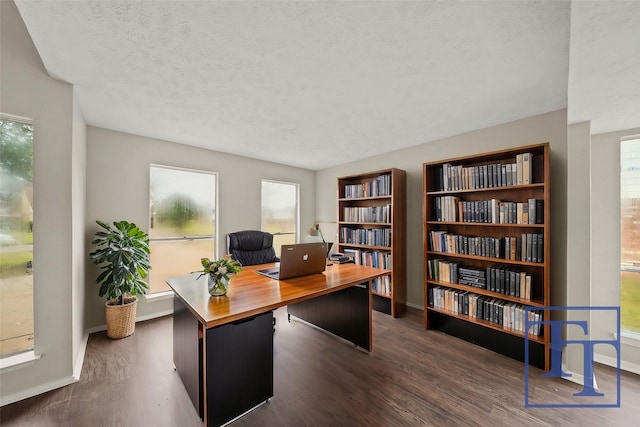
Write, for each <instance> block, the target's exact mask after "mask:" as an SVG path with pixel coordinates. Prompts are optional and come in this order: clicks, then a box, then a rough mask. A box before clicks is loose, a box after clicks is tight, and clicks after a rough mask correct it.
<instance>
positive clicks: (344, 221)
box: [338, 168, 407, 317]
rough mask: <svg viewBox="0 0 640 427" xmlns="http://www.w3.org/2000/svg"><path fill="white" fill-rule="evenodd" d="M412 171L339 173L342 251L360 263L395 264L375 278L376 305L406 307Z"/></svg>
mask: <svg viewBox="0 0 640 427" xmlns="http://www.w3.org/2000/svg"><path fill="white" fill-rule="evenodd" d="M405 247H406V172H405V171H404V170H401V169H395V168H391V169H384V170H379V171H375V172H369V173H364V174H359V175H352V176H345V177H341V178H338V252H341V253H344V254H345V255H347V256H351V257H353V258H354V262H356V263H357V264H365V265H372V266H375V267H381V268H386V269H389V270H390V271H389V275H387V276H383V277H382V278H380V279H379V280H376V281H374V283H373V286H372V294H373V308H374V309H375V310H377V311H381V312H384V313H387V314H390V315H391V316H393V317H398V316H400V315H401V314H402V313H404V312H405V309H406V299H407V291H406V280H407V273H406V270H407V268H406V256H405Z"/></svg>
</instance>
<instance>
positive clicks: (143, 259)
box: [89, 221, 151, 304]
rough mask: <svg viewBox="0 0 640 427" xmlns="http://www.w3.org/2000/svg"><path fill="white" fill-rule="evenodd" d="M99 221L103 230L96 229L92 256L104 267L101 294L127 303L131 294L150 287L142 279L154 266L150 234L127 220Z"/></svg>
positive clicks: (115, 300)
mask: <svg viewBox="0 0 640 427" xmlns="http://www.w3.org/2000/svg"><path fill="white" fill-rule="evenodd" d="M96 223H97V224H98V225H99V226H100V227H102V228H103V229H104V231H103V230H101V231H98V232H96V234H95V236H96V238H95V239H94V240H93V241H92V242H91V244H92V245H93V246H94V248H95V250H94V251H93V252H91V253H90V254H89V257H90V259H91V260H92V261H93V263H94V264H96V265H98V266H100V269H101V270H102V272H101V273H100V275H99V276H98V278H97V279H96V282H97V283H98V285H100V292H99V295H100V296H101V297H103V296H105V295H106V296H107V298H108V299H109V300H111V301H113V302H114V303H116V302H117V304H124V302H125V298H127V297H128V296H134V295H137V294H145V293H146V292H147V289H148V288H149V287H148V285H147V284H146V283H145V282H144V281H143V280H142V279H144V278H145V277H147V274H148V272H149V270H150V269H151V264H150V262H149V254H150V253H151V251H150V250H149V235H148V234H147V233H145V232H144V231H142V230H140V229H139V228H138V227H137V226H136V225H135V224H133V223H130V222H128V221H114V223H113V227H111V226H110V225H108V224H105V223H104V222H101V221H96Z"/></svg>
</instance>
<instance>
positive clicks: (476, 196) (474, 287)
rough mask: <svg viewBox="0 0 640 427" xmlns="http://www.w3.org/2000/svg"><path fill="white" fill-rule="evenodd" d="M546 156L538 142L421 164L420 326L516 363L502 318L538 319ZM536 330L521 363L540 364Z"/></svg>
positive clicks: (513, 341)
mask: <svg viewBox="0 0 640 427" xmlns="http://www.w3.org/2000/svg"><path fill="white" fill-rule="evenodd" d="M549 159H550V156H549V144H548V143H543V144H536V145H528V146H523V147H516V148H511V149H507V150H501V151H495V152H490V153H481V154H477V155H472V156H465V157H457V158H454V159H446V160H441V161H437V162H428V163H424V164H423V197H422V199H423V200H422V203H423V205H422V208H423V210H422V212H423V218H422V219H423V253H424V260H425V264H424V282H423V283H424V307H425V310H424V327H425V329H437V330H441V331H443V332H445V333H449V334H451V335H455V336H458V337H460V338H462V339H465V340H467V341H471V342H474V343H476V344H478V345H481V346H483V347H486V348H489V349H491V350H494V351H496V352H498V353H501V354H505V355H507V356H509V357H513V358H516V359H519V360H522V361H524V359H525V358H524V348H525V345H524V342H525V334H524V333H522V332H520V331H518V330H517V329H512V328H511V327H509V325H513V322H515V321H517V322H519V323H518V324H521V323H522V320H523V316H524V315H525V313H527V311H526V310H525V308H529V311H528V313H529V315H530V316H541V318H542V319H548V316H549V312H548V311H544V310H543V309H542V308H543V307H547V306H549V305H551V300H550V289H549V260H550V256H549V254H550V248H551V245H550V237H551V236H550V226H549V220H550V211H549V201H550V190H549V188H550V186H549V183H550V163H549ZM443 279H444V280H443ZM521 293H523V294H522V295H521ZM538 318H540V317H538ZM514 319H516V320H514ZM534 319H535V317H533V318H531V320H534ZM469 323H471V324H473V326H469ZM539 329H540V330H539V331H535V332H538V333H537V334H536V335H532V334H528V335H527V336H526V338H527V339H528V340H529V342H530V356H531V357H529V363H531V364H532V365H534V366H538V367H540V368H542V369H544V370H548V369H549V363H550V360H549V355H550V337H549V334H550V331H549V329H548V326H546V325H542V326H541V327H540V328H539Z"/></svg>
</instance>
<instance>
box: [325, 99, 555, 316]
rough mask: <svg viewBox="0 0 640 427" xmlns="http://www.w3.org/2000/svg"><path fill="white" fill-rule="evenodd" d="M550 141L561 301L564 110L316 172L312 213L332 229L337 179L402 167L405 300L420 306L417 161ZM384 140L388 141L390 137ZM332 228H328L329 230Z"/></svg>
mask: <svg viewBox="0 0 640 427" xmlns="http://www.w3.org/2000/svg"><path fill="white" fill-rule="evenodd" d="M547 141H548V142H550V147H551V199H552V200H551V236H552V238H553V243H552V252H551V257H552V258H551V288H552V303H553V304H556V305H563V304H564V302H565V300H566V287H565V283H566V263H567V256H566V210H567V205H566V196H567V190H566V188H567V179H566V174H567V172H566V171H567V113H566V110H559V111H555V112H551V113H547V114H542V115H539V116H535V117H530V118H527V119H522V120H517V121H514V122H510V123H505V124H501V125H497V126H493V127H490V128H486V129H481V130H477V131H473V132H469V133H465V134H461V135H456V136H452V137H450V138H445V139H441V140H438V141H433V142H426V143H424V144H422V145H419V146H416V147H411V148H406V149H402V150H398V151H393V152H391V153H388V154H383V155H379V156H374V157H370V158H368V159H365V160H361V161H357V162H352V163H347V164H344V165H340V166H336V167H333V168H328V169H324V170H321V171H318V173H317V176H316V206H317V211H316V212H317V213H316V217H317V219H318V220H319V221H321V222H322V224H325V225H326V226H325V227H324V228H323V231H325V236H326V235H328V234H332V235H334V236H335V233H336V221H337V211H338V207H337V181H336V180H337V178H338V177H340V176H345V175H353V174H358V173H364V172H369V171H375V170H379V169H386V168H391V167H395V168H399V169H404V170H406V171H407V248H406V249H407V303H408V305H409V306H412V307H417V308H420V309H422V305H423V283H422V281H423V280H422V277H423V276H422V275H423V267H424V261H423V254H422V164H423V163H425V162H432V161H439V160H443V159H447V158H451V157H458V156H466V155H471V154H474V153H480V152H487V151H495V150H501V149H505V148H510V147H517V146H521V145H529V144H536V143H540V142H547ZM389 144H393V141H390V142H389ZM330 227H331V229H329V228H330Z"/></svg>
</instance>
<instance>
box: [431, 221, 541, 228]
mask: <svg viewBox="0 0 640 427" xmlns="http://www.w3.org/2000/svg"><path fill="white" fill-rule="evenodd" d="M427 223H428V224H429V225H433V226H438V225H446V226H450V227H451V226H457V225H459V226H465V227H466V226H471V227H500V228H507V227H509V228H511V227H513V228H544V224H492V223H490V222H445V221H427Z"/></svg>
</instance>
